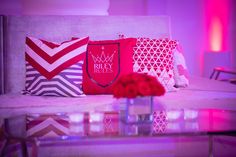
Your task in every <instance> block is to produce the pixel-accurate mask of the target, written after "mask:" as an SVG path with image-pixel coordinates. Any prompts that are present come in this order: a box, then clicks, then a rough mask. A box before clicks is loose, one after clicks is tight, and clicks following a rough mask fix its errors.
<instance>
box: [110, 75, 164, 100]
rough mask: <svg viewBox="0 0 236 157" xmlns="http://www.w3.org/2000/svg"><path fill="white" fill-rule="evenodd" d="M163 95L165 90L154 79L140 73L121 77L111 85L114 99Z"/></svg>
mask: <svg viewBox="0 0 236 157" xmlns="http://www.w3.org/2000/svg"><path fill="white" fill-rule="evenodd" d="M164 94H165V88H164V87H163V85H162V84H161V83H160V82H159V81H158V80H157V79H156V78H155V77H153V76H150V75H147V74H142V73H130V74H127V75H123V76H121V77H120V78H119V80H118V81H117V82H116V83H115V84H114V85H113V95H114V97H115V98H135V97H137V96H161V95H164Z"/></svg>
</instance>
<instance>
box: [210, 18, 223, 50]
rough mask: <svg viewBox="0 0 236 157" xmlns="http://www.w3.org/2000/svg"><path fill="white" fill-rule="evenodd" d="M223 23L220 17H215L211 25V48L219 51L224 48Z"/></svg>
mask: <svg viewBox="0 0 236 157" xmlns="http://www.w3.org/2000/svg"><path fill="white" fill-rule="evenodd" d="M222 31H223V30H222V23H221V21H220V19H219V18H218V17H213V18H212V22H211V26H210V32H209V36H210V49H211V50H212V51H215V52H218V51H221V50H222V38H223V35H222Z"/></svg>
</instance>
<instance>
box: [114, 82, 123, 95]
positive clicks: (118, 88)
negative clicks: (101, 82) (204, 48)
mask: <svg viewBox="0 0 236 157" xmlns="http://www.w3.org/2000/svg"><path fill="white" fill-rule="evenodd" d="M113 95H114V97H116V98H122V97H125V88H124V86H123V85H122V84H120V83H117V84H115V86H114V87H113Z"/></svg>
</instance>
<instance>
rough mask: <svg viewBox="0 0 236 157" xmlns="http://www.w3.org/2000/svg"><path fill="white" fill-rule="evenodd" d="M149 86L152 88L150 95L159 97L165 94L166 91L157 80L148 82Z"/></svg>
mask: <svg viewBox="0 0 236 157" xmlns="http://www.w3.org/2000/svg"><path fill="white" fill-rule="evenodd" d="M149 84H150V86H151V87H152V88H151V90H152V91H151V93H152V95H155V96H161V95H164V94H165V92H166V90H165V88H164V87H163V85H162V84H161V83H160V82H159V81H157V80H156V81H150V82H149Z"/></svg>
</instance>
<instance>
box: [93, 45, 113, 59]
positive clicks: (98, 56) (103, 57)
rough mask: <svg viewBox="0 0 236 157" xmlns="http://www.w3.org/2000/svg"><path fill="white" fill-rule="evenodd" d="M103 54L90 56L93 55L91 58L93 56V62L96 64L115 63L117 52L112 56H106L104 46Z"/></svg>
mask: <svg viewBox="0 0 236 157" xmlns="http://www.w3.org/2000/svg"><path fill="white" fill-rule="evenodd" d="M101 49H102V53H101V55H96V56H95V55H93V54H92V53H91V52H90V54H91V56H92V58H93V61H94V63H111V62H113V58H114V55H115V53H116V51H114V52H113V53H112V54H111V55H110V56H109V55H108V54H107V55H106V54H105V52H104V46H102V48H101Z"/></svg>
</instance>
